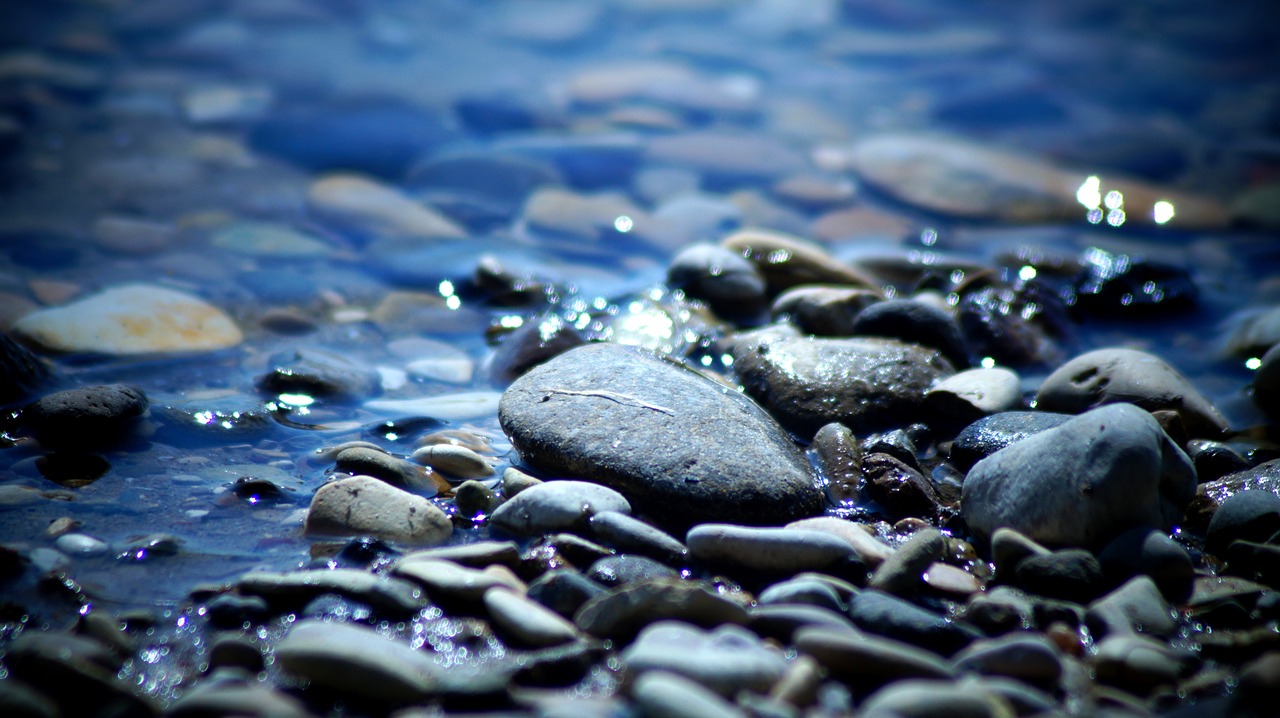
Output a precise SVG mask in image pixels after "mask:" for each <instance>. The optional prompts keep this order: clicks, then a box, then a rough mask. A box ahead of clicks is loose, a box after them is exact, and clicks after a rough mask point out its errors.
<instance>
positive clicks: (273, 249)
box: [209, 221, 333, 260]
mask: <svg viewBox="0 0 1280 718" xmlns="http://www.w3.org/2000/svg"><path fill="white" fill-rule="evenodd" d="M209 244H210V245H211V246H214V247H217V248H218V249H222V250H225V251H227V252H231V253H233V254H244V255H248V256H251V257H264V258H265V257H273V258H280V259H285V260H303V259H315V258H319V257H324V256H326V255H328V254H329V253H330V252H332V251H333V249H332V248H331V247H330V246H329V245H328V244H326V243H325V242H324V241H323V240H321V239H318V238H316V237H313V236H311V235H308V234H304V233H303V232H299V231H298V230H296V229H294V228H292V227H290V226H288V225H284V224H275V223H271V222H248V221H243V222H234V223H232V224H229V225H226V226H224V227H220V228H218V229H217V230H215V231H214V232H213V233H212V234H211V235H210V237H209Z"/></svg>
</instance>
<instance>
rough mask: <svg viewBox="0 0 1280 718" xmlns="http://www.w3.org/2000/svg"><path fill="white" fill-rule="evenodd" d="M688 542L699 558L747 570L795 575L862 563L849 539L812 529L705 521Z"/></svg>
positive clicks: (691, 554) (691, 530)
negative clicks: (759, 526) (760, 526)
mask: <svg viewBox="0 0 1280 718" xmlns="http://www.w3.org/2000/svg"><path fill="white" fill-rule="evenodd" d="M685 544H686V545H687V546H688V547H689V554H690V556H692V557H693V558H695V559H697V560H699V561H702V562H704V563H707V564H711V565H714V566H728V567H732V568H736V569H741V570H745V571H763V572H769V573H786V574H788V575H791V574H795V573H798V572H800V571H821V570H824V569H840V568H846V567H850V566H855V565H861V563H862V559H861V557H860V556H859V554H858V552H857V550H856V549H855V548H854V547H853V546H852V545H851V544H849V542H847V541H845V540H844V539H841V538H839V537H837V536H835V535H833V534H829V533H826V532H822V531H813V530H809V529H788V528H757V527H750V526H735V525H732V524H702V525H701V526H695V527H694V528H692V529H690V530H689V533H688V535H687V536H685Z"/></svg>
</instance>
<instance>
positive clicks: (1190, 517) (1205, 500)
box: [1184, 459, 1280, 532]
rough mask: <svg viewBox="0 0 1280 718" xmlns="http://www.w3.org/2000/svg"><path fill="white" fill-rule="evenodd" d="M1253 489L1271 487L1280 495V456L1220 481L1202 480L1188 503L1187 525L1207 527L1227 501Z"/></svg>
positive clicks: (1196, 527)
mask: <svg viewBox="0 0 1280 718" xmlns="http://www.w3.org/2000/svg"><path fill="white" fill-rule="evenodd" d="M1249 490H1260V491H1267V492H1270V493H1272V494H1275V495H1277V496H1280V459H1273V460H1271V461H1268V462H1266V463H1264V464H1259V465H1257V466H1255V467H1253V468H1252V469H1246V470H1245V471H1237V472H1236V473H1234V474H1227V475H1226V476H1224V477H1222V478H1221V479H1218V480H1217V481H1210V482H1208V483H1204V484H1200V485H1199V486H1198V487H1196V495H1195V498H1193V499H1192V500H1191V505H1190V506H1188V507H1187V511H1186V522H1185V523H1184V528H1187V529H1190V530H1192V531H1198V532H1199V531H1205V530H1207V529H1208V528H1209V522H1210V520H1211V519H1212V517H1213V515H1214V513H1215V512H1216V511H1217V510H1218V507H1220V506H1221V505H1222V504H1223V502H1225V501H1226V500H1227V499H1229V498H1231V497H1232V496H1234V495H1236V494H1238V493H1240V492H1242V491H1249Z"/></svg>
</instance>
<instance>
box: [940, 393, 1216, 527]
mask: <svg viewBox="0 0 1280 718" xmlns="http://www.w3.org/2000/svg"><path fill="white" fill-rule="evenodd" d="M1077 486H1083V487H1085V490H1084V491H1079V490H1077V489H1076V487H1077ZM1195 489H1196V477H1195V469H1194V468H1193V467H1192V465H1191V461H1190V460H1189V459H1188V458H1187V456H1186V454H1184V453H1183V452H1182V450H1181V449H1179V448H1178V447H1177V446H1175V445H1174V444H1173V442H1172V441H1171V440H1170V439H1169V437H1168V435H1166V434H1165V433H1164V431H1163V430H1162V429H1161V428H1160V425H1159V424H1158V423H1156V420H1155V419H1154V418H1153V417H1152V416H1151V415H1150V414H1149V413H1147V412H1146V411H1143V410H1142V409H1139V408H1137V407H1134V406H1132V405H1129V404H1115V405H1111V406H1106V407H1103V408H1101V409H1094V410H1093V411H1090V412H1088V413H1086V414H1082V415H1080V416H1078V417H1075V418H1073V419H1070V420H1068V421H1066V422H1064V423H1063V424H1061V425H1060V426H1058V427H1056V428H1053V429H1048V430H1046V431H1044V432H1041V433H1039V434H1036V435H1034V436H1032V437H1030V438H1027V439H1023V440H1022V441H1019V442H1017V443H1014V444H1011V445H1010V446H1008V447H1006V448H1004V449H1001V450H1000V451H998V452H996V453H994V454H992V455H991V456H989V457H987V458H985V459H983V460H982V461H979V462H978V463H977V464H976V465H974V467H973V468H972V469H971V470H970V471H969V473H968V475H967V476H966V477H965V479H964V484H963V494H962V497H961V505H960V506H961V513H962V515H963V516H964V518H965V521H966V523H968V525H969V528H970V530H972V531H973V532H974V534H975V536H976V538H977V539H978V540H979V541H987V540H989V539H990V537H991V535H992V533H994V532H995V530H996V529H997V528H1000V527H1002V526H1009V527H1012V528H1014V529H1017V530H1019V531H1021V532H1023V533H1024V534H1026V535H1027V536H1029V537H1031V538H1032V539H1035V540H1038V541H1042V542H1044V543H1046V544H1050V545H1056V546H1092V547H1101V546H1102V545H1104V544H1105V543H1106V542H1107V541H1109V540H1110V539H1112V538H1114V537H1115V536H1117V535H1118V534H1120V533H1121V532H1123V531H1124V530H1127V529H1129V528H1133V527H1135V526H1146V527H1149V528H1153V529H1161V530H1164V529H1167V528H1169V527H1170V526H1172V524H1173V523H1175V522H1177V521H1178V520H1179V519H1180V518H1181V517H1182V512H1183V510H1184V509H1185V508H1186V506H1187V504H1188V503H1189V502H1190V500H1191V497H1192V496H1193V495H1194V493H1195Z"/></svg>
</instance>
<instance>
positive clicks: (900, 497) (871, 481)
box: [862, 452, 943, 519]
mask: <svg viewBox="0 0 1280 718" xmlns="http://www.w3.org/2000/svg"><path fill="white" fill-rule="evenodd" d="M862 474H863V476H864V477H865V478H866V485H865V489H864V491H863V493H865V494H866V496H867V498H868V499H870V500H872V501H874V502H876V504H877V506H879V508H880V510H881V511H883V512H884V513H885V514H886V515H887V516H888V517H889V518H890V519H901V518H919V517H924V516H936V515H937V514H938V512H939V509H940V507H941V505H942V503H943V502H942V499H941V497H939V495H938V492H937V490H936V489H935V488H934V486H933V484H932V483H930V482H929V480H928V479H926V478H925V477H924V475H923V474H921V473H920V472H919V471H917V470H916V469H914V468H912V467H911V466H909V465H907V464H905V463H903V462H902V461H901V460H899V459H898V458H897V457H894V456H890V455H889V454H885V453H879V452H877V453H874V454H867V455H866V456H864V457H863V458H862Z"/></svg>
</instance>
